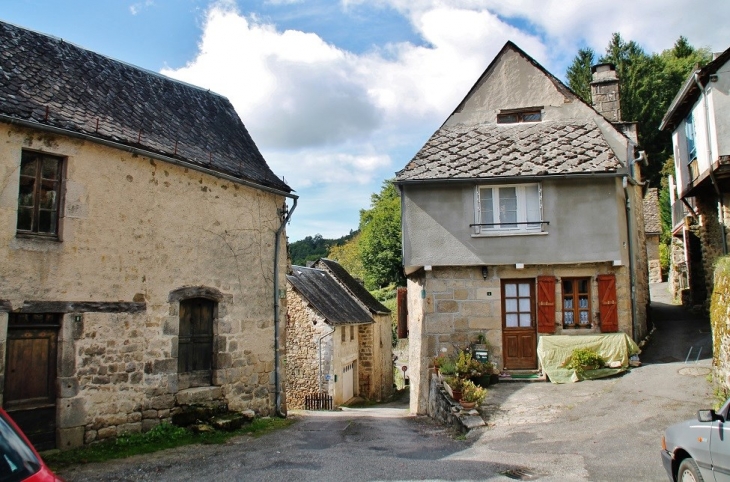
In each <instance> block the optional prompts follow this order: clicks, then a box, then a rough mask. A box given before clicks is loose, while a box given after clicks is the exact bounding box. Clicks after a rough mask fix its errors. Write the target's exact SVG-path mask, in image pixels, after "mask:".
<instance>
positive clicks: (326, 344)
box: [286, 260, 393, 408]
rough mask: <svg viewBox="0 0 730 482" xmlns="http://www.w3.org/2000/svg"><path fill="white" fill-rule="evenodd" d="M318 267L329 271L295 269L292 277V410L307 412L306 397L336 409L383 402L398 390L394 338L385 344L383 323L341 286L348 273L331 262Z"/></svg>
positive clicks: (289, 294)
mask: <svg viewBox="0 0 730 482" xmlns="http://www.w3.org/2000/svg"><path fill="white" fill-rule="evenodd" d="M319 265H320V266H323V267H325V269H317V268H305V267H302V266H292V273H291V274H290V275H288V276H287V281H288V289H287V310H288V311H287V340H286V352H287V354H286V383H287V407H288V408H304V406H305V404H304V402H305V397H306V396H308V395H314V394H318V393H326V394H328V395H329V396H331V397H332V399H333V403H334V405H341V404H343V403H345V402H347V401H348V400H350V399H352V398H353V397H356V396H359V397H363V398H369V399H374V400H382V399H383V398H386V397H387V396H389V395H390V393H391V390H392V384H393V378H392V360H391V357H390V353H391V350H390V346H391V345H390V332H388V334H387V338H386V339H385V340H384V339H383V338H384V335H383V333H382V332H383V331H384V330H382V326H383V318H382V317H380V315H377V316H379V318H378V319H377V320H376V319H374V318H373V315H372V314H371V312H370V310H369V308H367V307H366V306H365V305H364V304H363V303H362V302H360V301H359V298H358V297H356V296H355V295H354V294H353V293H352V292H351V291H349V290H348V289H347V287H346V285H345V284H343V283H342V282H341V281H340V280H341V279H342V277H343V274H345V275H347V277H350V278H351V276H350V275H349V273H347V272H346V271H345V270H344V269H342V267H341V266H339V264H337V263H335V262H333V261H330V260H327V261H320V262H319ZM333 272H337V275H335V274H333ZM336 276H339V277H336ZM352 282H354V283H357V282H356V281H355V280H354V279H352ZM352 287H354V286H352ZM368 295H369V293H368ZM369 301H370V300H369ZM371 301H372V302H374V303H372V302H371V303H370V304H371V307H376V306H377V305H379V303H378V302H377V301H376V300H374V299H373V300H371ZM376 304H377V305H376ZM376 309H377V310H378V311H381V312H382V311H387V308H385V307H384V306H382V305H381V306H377V308H376ZM382 314H384V313H382ZM388 318H389V317H388ZM388 326H390V322H389V321H388ZM385 357H387V361H388V363H389V365H390V366H389V369H384V365H385V364H384V362H383V358H385ZM384 384H386V386H384Z"/></svg>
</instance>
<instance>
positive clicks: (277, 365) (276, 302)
mask: <svg viewBox="0 0 730 482" xmlns="http://www.w3.org/2000/svg"><path fill="white" fill-rule="evenodd" d="M286 197H288V198H289V199H291V200H292V201H294V203H293V204H292V207H291V209H290V210H288V211H287V209H286V204H285V205H284V209H282V212H281V213H280V214H285V216H284V219H282V220H281V226H279V229H277V230H276V235H275V238H274V387H275V391H276V415H278V416H279V417H286V413H284V412H282V410H281V374H280V371H281V360H280V355H279V350H280V347H279V311H280V309H281V304H280V301H279V290H280V288H279V248H280V245H281V233H282V232H283V231H284V227H285V226H286V224H287V223H288V222H289V220H290V219H291V216H292V214H293V213H294V210H295V209H296V208H297V200H298V199H299V196H295V195H293V194H286Z"/></svg>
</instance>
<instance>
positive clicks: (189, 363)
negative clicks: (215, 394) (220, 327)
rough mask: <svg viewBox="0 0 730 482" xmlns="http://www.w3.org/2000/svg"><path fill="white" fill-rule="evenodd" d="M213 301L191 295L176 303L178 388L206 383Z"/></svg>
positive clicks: (209, 371) (209, 372) (208, 379)
mask: <svg viewBox="0 0 730 482" xmlns="http://www.w3.org/2000/svg"><path fill="white" fill-rule="evenodd" d="M215 308H216V303H215V301H212V300H208V299H205V298H193V299H189V300H183V301H181V302H180V332H179V335H178V360H177V368H178V388H179V389H180V390H182V389H185V388H189V387H202V386H209V385H210V383H211V375H212V367H213V319H214V317H215Z"/></svg>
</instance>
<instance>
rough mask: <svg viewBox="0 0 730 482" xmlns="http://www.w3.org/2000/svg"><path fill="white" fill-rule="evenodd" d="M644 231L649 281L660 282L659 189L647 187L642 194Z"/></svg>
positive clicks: (660, 229)
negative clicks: (643, 194) (644, 193)
mask: <svg viewBox="0 0 730 482" xmlns="http://www.w3.org/2000/svg"><path fill="white" fill-rule="evenodd" d="M644 233H645V234H646V259H647V263H648V265H649V283H661V282H662V265H661V261H660V260H659V243H660V241H661V239H660V238H661V235H662V220H661V215H660V214H659V190H658V189H657V188H651V189H647V191H646V195H645V196H644Z"/></svg>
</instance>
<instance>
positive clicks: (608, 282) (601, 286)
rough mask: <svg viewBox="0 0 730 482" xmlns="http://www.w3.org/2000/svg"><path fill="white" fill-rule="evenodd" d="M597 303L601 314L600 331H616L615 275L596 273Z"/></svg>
mask: <svg viewBox="0 0 730 482" xmlns="http://www.w3.org/2000/svg"><path fill="white" fill-rule="evenodd" d="M598 305H599V312H600V315H601V332H603V333H614V332H617V331H618V309H617V306H616V275H613V274H599V275H598Z"/></svg>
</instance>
